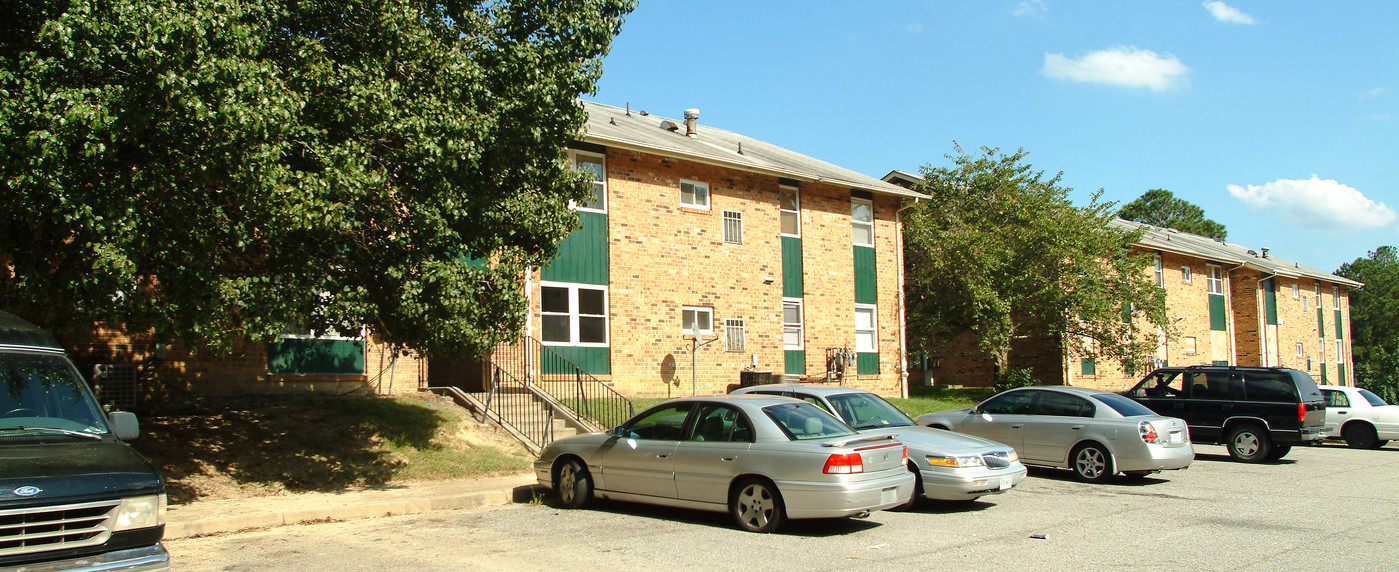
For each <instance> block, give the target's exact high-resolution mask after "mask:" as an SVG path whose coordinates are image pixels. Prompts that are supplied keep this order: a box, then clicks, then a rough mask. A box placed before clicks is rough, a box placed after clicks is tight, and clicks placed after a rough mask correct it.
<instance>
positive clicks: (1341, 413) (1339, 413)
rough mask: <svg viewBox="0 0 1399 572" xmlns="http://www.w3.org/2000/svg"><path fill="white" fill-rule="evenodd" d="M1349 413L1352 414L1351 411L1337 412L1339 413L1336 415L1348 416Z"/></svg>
mask: <svg viewBox="0 0 1399 572" xmlns="http://www.w3.org/2000/svg"><path fill="white" fill-rule="evenodd" d="M1347 413H1350V412H1349V411H1337V412H1336V415H1345V414H1347Z"/></svg>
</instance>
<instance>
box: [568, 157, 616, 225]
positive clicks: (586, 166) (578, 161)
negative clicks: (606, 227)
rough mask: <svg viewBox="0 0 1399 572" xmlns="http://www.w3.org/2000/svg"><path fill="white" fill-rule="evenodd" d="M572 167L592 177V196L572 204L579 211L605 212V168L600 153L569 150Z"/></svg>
mask: <svg viewBox="0 0 1399 572" xmlns="http://www.w3.org/2000/svg"><path fill="white" fill-rule="evenodd" d="M568 154H569V156H570V157H572V158H573V167H574V168H576V169H578V170H579V171H583V172H585V173H588V174H589V175H592V177H593V196H592V198H591V199H588V200H586V201H584V202H582V203H579V204H575V205H573V207H574V208H576V209H578V210H580V211H595V212H607V168H606V167H605V159H604V158H603V156H602V155H594V154H591V153H582V152H579V151H569V153H568Z"/></svg>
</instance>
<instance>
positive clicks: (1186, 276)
mask: <svg viewBox="0 0 1399 572" xmlns="http://www.w3.org/2000/svg"><path fill="white" fill-rule="evenodd" d="M1191 280H1192V278H1191V276H1190V267H1189V266H1182V267H1180V281H1181V282H1184V283H1186V284H1189V283H1190V281H1191Z"/></svg>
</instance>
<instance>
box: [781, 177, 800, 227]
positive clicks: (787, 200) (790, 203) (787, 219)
mask: <svg viewBox="0 0 1399 572" xmlns="http://www.w3.org/2000/svg"><path fill="white" fill-rule="evenodd" d="M777 209H778V211H779V212H780V213H781V216H782V235H783V236H801V235H802V226H801V202H800V198H799V197H797V190H796V189H789V188H785V187H784V188H782V189H781V190H779V191H777Z"/></svg>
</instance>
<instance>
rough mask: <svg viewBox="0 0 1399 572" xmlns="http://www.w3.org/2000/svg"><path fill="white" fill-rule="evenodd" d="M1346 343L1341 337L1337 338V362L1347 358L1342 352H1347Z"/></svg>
mask: <svg viewBox="0 0 1399 572" xmlns="http://www.w3.org/2000/svg"><path fill="white" fill-rule="evenodd" d="M1344 343H1345V342H1343V341H1342V340H1341V339H1340V338H1337V339H1336V363H1341V362H1343V361H1345V358H1344V357H1343V356H1342V354H1344V353H1345V345H1344Z"/></svg>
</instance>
